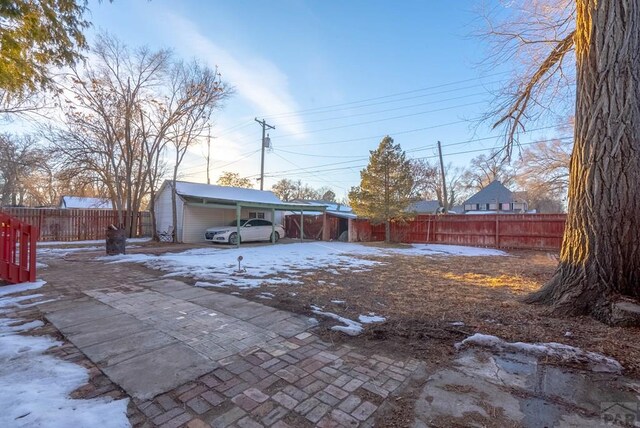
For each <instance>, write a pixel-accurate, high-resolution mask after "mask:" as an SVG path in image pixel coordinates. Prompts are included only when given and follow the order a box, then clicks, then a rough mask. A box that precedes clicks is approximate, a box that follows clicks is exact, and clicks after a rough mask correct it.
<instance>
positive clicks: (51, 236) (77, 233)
mask: <svg viewBox="0 0 640 428" xmlns="http://www.w3.org/2000/svg"><path fill="white" fill-rule="evenodd" d="M0 212H4V213H6V214H7V215H9V216H11V217H14V218H16V219H18V220H20V221H22V222H23V223H27V224H31V225H33V226H34V227H37V229H38V230H39V231H40V240H41V241H78V240H80V241H82V240H94V239H105V231H106V229H107V227H108V226H109V225H110V224H111V223H115V222H116V220H117V214H116V213H115V211H111V210H96V209H59V208H14V207H11V208H0ZM136 221H137V224H136V227H135V228H134V230H135V232H136V236H138V237H140V236H151V216H150V213H149V212H148V211H143V212H140V213H138V217H137V218H136Z"/></svg>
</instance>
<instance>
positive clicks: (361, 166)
mask: <svg viewBox="0 0 640 428" xmlns="http://www.w3.org/2000/svg"><path fill="white" fill-rule="evenodd" d="M566 139H573V136H566V137H557V138H549V139H544V140H536V141H530V142H528V143H520V144H519V145H520V146H529V145H532V144H537V143H544V142H550V141H556V140H566ZM443 147H446V145H443ZM488 150H493V148H482V149H474V150H465V151H460V152H454V153H446V154H443V156H445V157H446V156H455V155H462V154H469V153H478V152H486V151H488ZM436 157H438V155H431V156H421V157H417V158H413V159H416V160H421V159H433V158H436ZM351 162H356V161H346V162H338V163H332V164H324V165H317V166H316V168H321V167H323V166H332V165H340V164H344V163H351ZM365 166H367V164H359V165H350V166H346V167H339V168H326V169H316V170H309V169H308V168H310V167H307V168H298V169H290V170H281V171H274V172H272V173H271V174H268V175H267V176H269V177H274V176H275V177H278V176H281V175H282V174H290V173H296V172H298V171H302V170H303V169H304V170H305V171H306V172H307V173H320V172H333V171H341V170H347V169H352V168H363V167H365ZM276 174H277V175H276Z"/></svg>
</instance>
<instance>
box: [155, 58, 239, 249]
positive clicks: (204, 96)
mask: <svg viewBox="0 0 640 428" xmlns="http://www.w3.org/2000/svg"><path fill="white" fill-rule="evenodd" d="M170 79H171V82H172V85H171V86H172V87H173V88H175V90H174V91H175V92H176V93H177V94H178V96H177V97H178V99H184V100H189V104H188V108H185V110H184V114H182V115H181V116H180V118H179V120H177V121H176V122H175V123H173V124H172V125H171V126H170V127H169V129H168V133H167V139H168V140H169V141H170V142H171V144H172V145H173V148H174V149H175V150H174V154H175V157H174V164H173V177H172V184H173V185H172V192H171V204H172V216H173V230H174V231H177V230H178V214H177V207H176V181H177V179H178V171H179V169H180V164H181V163H182V160H183V159H184V156H185V155H186V153H187V151H188V150H189V148H190V147H191V146H192V145H193V143H194V142H195V141H196V140H197V138H199V137H201V136H203V135H205V133H204V132H205V130H206V129H208V128H209V126H210V125H209V120H210V118H211V114H212V113H213V111H214V110H215V109H216V108H219V107H220V106H221V103H222V101H223V100H224V99H225V98H226V97H227V95H228V91H227V90H226V88H225V85H224V84H223V83H222V80H221V76H220V74H219V73H218V72H217V70H212V69H210V68H207V67H203V66H202V65H201V64H199V63H198V62H196V61H193V62H191V63H188V64H187V63H184V62H179V63H176V64H175V66H174V67H173V68H172V70H171V77H170ZM177 237H178V235H177V234H176V233H174V235H173V241H174V242H177Z"/></svg>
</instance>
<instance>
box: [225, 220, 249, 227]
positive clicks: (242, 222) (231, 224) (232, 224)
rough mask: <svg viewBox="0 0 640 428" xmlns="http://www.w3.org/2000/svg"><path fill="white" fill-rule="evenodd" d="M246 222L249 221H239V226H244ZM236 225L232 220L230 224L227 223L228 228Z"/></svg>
mask: <svg viewBox="0 0 640 428" xmlns="http://www.w3.org/2000/svg"><path fill="white" fill-rule="evenodd" d="M248 221H249V220H240V226H244V224H245V223H246V222H248ZM236 225H237V223H236V220H233V221H232V222H231V223H229V226H236Z"/></svg>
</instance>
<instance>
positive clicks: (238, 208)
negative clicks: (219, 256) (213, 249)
mask: <svg viewBox="0 0 640 428" xmlns="http://www.w3.org/2000/svg"><path fill="white" fill-rule="evenodd" d="M241 213H242V207H241V206H240V205H236V233H237V235H236V236H237V238H238V239H237V240H236V248H240V214H241Z"/></svg>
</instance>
